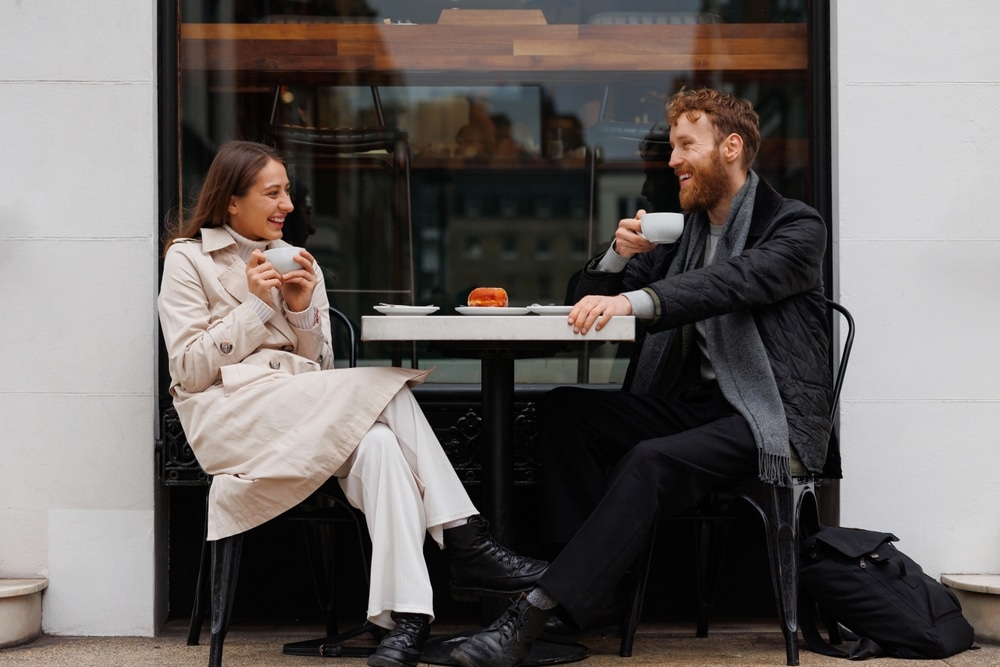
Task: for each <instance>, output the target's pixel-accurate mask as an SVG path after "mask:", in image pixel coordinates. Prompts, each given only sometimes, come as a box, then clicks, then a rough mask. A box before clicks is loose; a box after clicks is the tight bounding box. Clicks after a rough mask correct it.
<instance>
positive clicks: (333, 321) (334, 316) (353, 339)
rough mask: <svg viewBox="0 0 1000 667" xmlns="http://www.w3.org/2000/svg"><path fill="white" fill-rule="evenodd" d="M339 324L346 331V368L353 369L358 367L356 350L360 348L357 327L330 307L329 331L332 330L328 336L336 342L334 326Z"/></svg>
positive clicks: (345, 316) (342, 314) (344, 314)
mask: <svg viewBox="0 0 1000 667" xmlns="http://www.w3.org/2000/svg"><path fill="white" fill-rule="evenodd" d="M338 323H340V324H342V325H343V326H344V328H345V329H347V345H348V347H347V362H348V366H350V367H351V368H354V367H355V366H357V365H358V348H359V346H360V341H361V338H360V336H358V327H357V325H356V324H355V323H354V322H353V321H352V320H351V318H349V317H348V316H347V314H346V313H344V312H343V311H341V310H338V309H336V308H334V307H333V306H331V307H330V329H331V330H332V331H331V332H330V334H331V335H332V336H333V339H334V340H337V336H336V332H337V330H336V326H337V324H338Z"/></svg>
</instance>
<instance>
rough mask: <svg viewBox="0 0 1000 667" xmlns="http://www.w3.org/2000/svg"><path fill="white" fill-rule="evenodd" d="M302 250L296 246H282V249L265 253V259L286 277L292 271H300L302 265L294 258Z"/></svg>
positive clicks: (268, 250) (271, 249)
mask: <svg viewBox="0 0 1000 667" xmlns="http://www.w3.org/2000/svg"><path fill="white" fill-rule="evenodd" d="M301 250H302V248H299V247H296V246H282V247H280V248H268V249H267V250H265V251H264V257H266V258H267V261H269V262H270V263H271V266H273V267H274V270H275V271H277V272H278V273H280V274H281V275H285V274H286V273H288V272H290V271H298V270H299V269H301V268H302V265H301V264H299V263H298V262H296V261H295V260H294V259H292V258H293V257H295V256H296V255H298V254H299V252H301Z"/></svg>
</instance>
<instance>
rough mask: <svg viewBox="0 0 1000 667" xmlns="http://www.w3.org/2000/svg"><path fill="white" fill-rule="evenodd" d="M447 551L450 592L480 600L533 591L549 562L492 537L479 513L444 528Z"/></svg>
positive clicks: (457, 596)
mask: <svg viewBox="0 0 1000 667" xmlns="http://www.w3.org/2000/svg"><path fill="white" fill-rule="evenodd" d="M444 551H445V553H446V554H448V558H449V560H450V561H451V595H452V597H453V598H455V599H456V600H478V599H479V598H481V597H482V596H483V595H508V594H510V593H520V592H523V591H528V590H531V587H532V586H534V585H535V582H536V581H538V578H539V577H540V576H542V573H543V572H545V568H547V567H548V566H549V564H548V563H547V562H546V561H544V560H536V559H534V558H528V557H527V556H521V555H519V554H516V553H514V552H513V551H511V550H510V549H508V548H507V547H505V546H503V545H502V544H500V543H499V542H497V541H496V540H494V539H493V536H492V535H490V531H489V522H487V521H486V519H484V518H483V517H481V516H479V515H476V516H471V517H469V522H468V523H467V524H465V525H464V526H459V527H458V528H449V529H448V530H446V531H444Z"/></svg>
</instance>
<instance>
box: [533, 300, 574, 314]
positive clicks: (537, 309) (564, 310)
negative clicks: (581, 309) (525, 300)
mask: <svg viewBox="0 0 1000 667" xmlns="http://www.w3.org/2000/svg"><path fill="white" fill-rule="evenodd" d="M528 310H530V311H531V312H533V313H536V314H538V315H569V311H571V310H573V306H540V305H538V304H537V303H533V304H531V305H530V306H528Z"/></svg>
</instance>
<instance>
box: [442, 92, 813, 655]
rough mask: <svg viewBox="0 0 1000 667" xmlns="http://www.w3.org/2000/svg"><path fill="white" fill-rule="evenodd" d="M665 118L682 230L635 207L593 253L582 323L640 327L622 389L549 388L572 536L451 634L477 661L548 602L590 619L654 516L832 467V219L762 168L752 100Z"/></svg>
mask: <svg viewBox="0 0 1000 667" xmlns="http://www.w3.org/2000/svg"><path fill="white" fill-rule="evenodd" d="M667 121H668V123H669V125H670V143H671V146H672V152H671V157H670V163H669V166H670V168H671V169H673V170H674V173H675V174H676V175H677V177H678V179H679V181H680V203H681V206H682V208H683V209H684V211H685V212H686V213H685V225H684V232H683V234H682V235H681V237H680V239H678V241H677V242H676V243H673V244H670V245H654V244H651V243H649V242H648V241H646V240H645V238H643V237H642V236H641V235H640V232H641V231H642V216H643V214H644V211H639V212H638V213H637V214H636V217H635V218H630V219H625V220H622V221H621V222H619V224H618V228H617V230H616V231H615V238H614V242H613V244H612V246H611V248H610V249H609V250H608V252H607V253H605V254H604V255H603V256H599V257H596V258H594V259H592V260H591V261H590V262H589V263H588V265H587V267H586V268H585V269H584V272H583V275H582V276H581V280H580V284H579V286H578V289H577V295H578V297H579V296H580V295H586V296H582V298H579V301H578V302H577V303H576V305H575V306H574V307H573V310H572V311H571V312H570V315H569V323H570V324H571V325H572V326H573V329H574V331H577V332H579V333H586V332H587V331H589V330H590V329H591V328H592V327H594V328H597V329H600V328H601V327H603V326H604V325H605V324H607V322H608V321H609V320H610V319H611V318H612V317H614V316H616V315H635V316H636V318H637V319H638V320H639V321H640V322H642V323H643V324H644V325H645V329H646V333H645V335H644V336H643V337H642V339H641V342H640V343H639V344H638V345H637V346H636V352H635V353H634V354H633V358H632V362H631V364H630V365H629V369H628V371H627V373H626V377H625V384H624V387H623V391H622V392H607V391H600V390H592V389H586V388H578V387H561V388H557V389H555V390H553V391H551V392H549V393H548V394H547V395H546V396H545V397H544V398H543V400H542V402H541V405H540V406H539V414H540V415H541V418H542V421H541V423H540V429H541V433H540V436H541V441H542V442H543V443H544V444H543V449H542V465H543V469H544V470H545V472H546V475H547V477H546V484H545V492H546V494H547V501H548V503H547V505H548V509H549V511H550V514H551V515H552V516H551V517H549V523H550V524H551V525H549V526H548V530H549V536H550V537H552V538H553V539H557V540H560V539H562V540H568V543H567V544H566V546H565V548H564V549H563V550H562V552H561V553H560V554H559V556H558V557H557V558H556V559H555V561H554V562H552V563H551V564H550V565H549V568H548V570H547V571H546V572H545V573H544V574H543V575H542V576H541V578H539V580H538V582H537V584H536V587H535V588H534V589H533V590H532V591H531V592H530V593H528V594H527V595H523V596H522V597H521V598H520V599H518V600H517V601H516V602H515V603H514V604H513V605H511V607H510V608H508V609H507V611H505V612H504V613H503V614H502V615H501V616H500V618H499V619H497V621H496V622H494V623H493V624H492V625H491V626H489V627H488V628H486V629H485V630H483V631H482V632H480V633H478V634H476V635H473V636H472V637H470V638H469V639H468V640H467V641H465V642H463V643H462V644H460V645H459V646H457V647H456V648H455V650H454V651H453V653H452V656H453V657H454V658H455V659H456V660H457V661H458V662H459V663H461V664H462V665H465V666H467V667H481V666H504V667H510V666H512V665H516V664H518V663H520V662H521V661H523V660H524V658H525V657H526V656H527V654H528V650H529V648H530V645H531V642H532V641H534V640H535V639H536V638H537V637H538V636H539V635H540V634H541V633H542V630H543V628H544V627H545V624H546V621H547V620H549V618H550V617H551V616H552V614H554V613H558V615H559V617H560V618H564V619H568V620H569V621H571V622H572V623H573V624H575V625H576V626H578V627H580V628H585V627H587V626H588V625H590V624H592V623H593V622H594V621H595V620H597V616H598V615H599V614H600V613H601V611H602V609H604V608H605V607H606V605H607V601H608V600H609V599H610V598H611V595H612V593H613V592H614V589H615V587H616V586H617V584H618V582H619V581H620V579H621V578H622V577H623V576H624V574H625V572H626V570H627V569H628V568H629V566H630V565H631V563H632V562H633V561H634V560H635V557H636V556H637V555H638V554H639V553H640V552H641V550H642V548H643V547H644V545H645V544H646V542H647V540H648V539H649V534H650V530H651V529H652V527H653V524H654V521H655V520H656V517H657V515H658V514H659V515H661V516H669V515H671V514H676V513H678V512H680V511H682V510H684V509H685V508H686V507H688V506H690V505H691V504H692V503H693V502H694V501H696V500H698V499H699V498H702V497H703V496H705V495H707V494H708V493H709V492H711V491H712V490H713V489H716V488H718V487H719V486H721V485H725V484H729V483H732V482H735V481H738V480H741V479H746V478H750V477H753V476H754V475H757V476H758V477H759V478H760V479H761V480H762V481H764V482H769V483H778V484H787V483H788V482H789V481H790V479H791V476H792V474H793V473H792V467H793V461H794V463H795V467H797V468H798V467H800V466H804V468H805V469H806V470H808V471H809V472H812V473H820V472H821V471H822V470H823V466H824V462H825V459H826V450H827V444H828V440H829V434H830V419H829V416H828V414H829V408H830V401H831V380H830V370H829V364H828V359H827V346H828V340H827V327H826V304H825V299H824V293H823V274H822V259H823V255H824V252H825V250H826V227H825V225H824V223H823V221H822V220H821V219H820V216H819V214H818V213H817V212H816V211H815V210H813V209H812V208H810V207H808V206H806V205H805V204H803V203H802V202H798V201H794V200H789V199H784V198H783V197H781V196H780V195H779V194H778V193H777V192H775V191H774V189H772V188H771V187H770V186H769V185H768V184H767V183H766V182H765V181H764V180H763V179H761V178H760V177H759V176H758V175H757V174H756V173H755V172H754V171H753V170H751V168H750V167H751V165H752V164H753V161H754V158H755V156H756V154H757V150H758V148H759V146H760V131H759V118H758V116H757V113H756V112H755V111H754V110H753V107H752V105H751V104H750V103H749V102H747V101H746V100H742V99H739V98H737V97H735V96H733V95H730V94H726V93H721V92H718V91H714V90H697V91H693V90H682V91H681V92H679V93H677V94H676V95H675V96H674V97H673V98H672V99H671V100H670V102H669V103H668V104H667ZM799 474H801V473H799Z"/></svg>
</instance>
